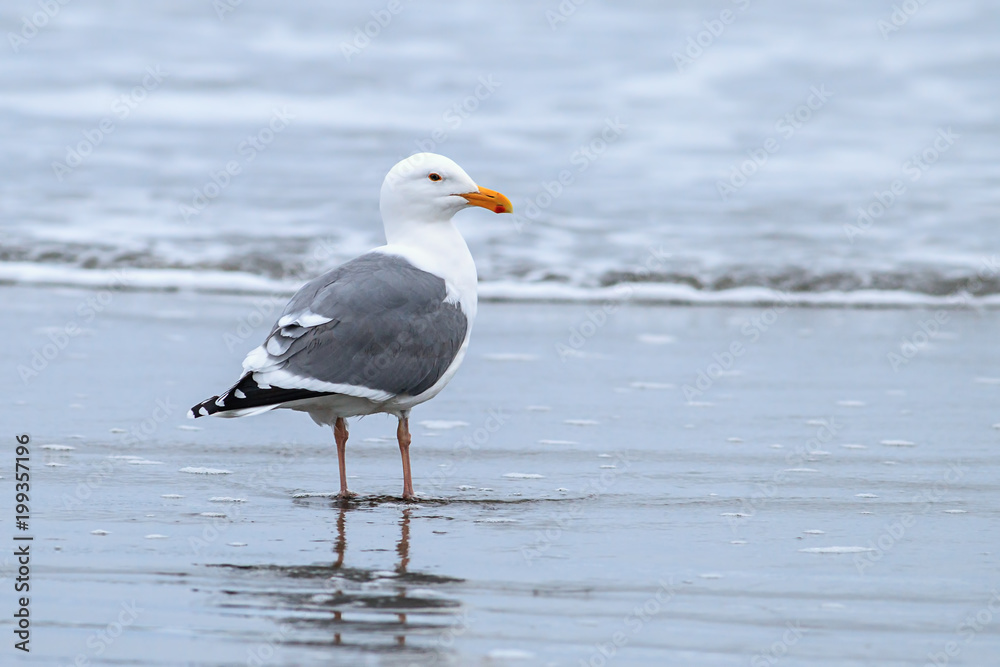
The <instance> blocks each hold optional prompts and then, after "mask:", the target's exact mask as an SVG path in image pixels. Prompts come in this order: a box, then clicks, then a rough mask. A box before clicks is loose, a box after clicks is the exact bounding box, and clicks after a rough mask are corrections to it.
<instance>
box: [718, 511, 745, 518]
mask: <svg viewBox="0 0 1000 667" xmlns="http://www.w3.org/2000/svg"><path fill="white" fill-rule="evenodd" d="M719 516H733V517H736V518H738V519H743V518H745V517H748V516H750V515H749V514H744V513H743V512H723V513H722V514H720V515H719Z"/></svg>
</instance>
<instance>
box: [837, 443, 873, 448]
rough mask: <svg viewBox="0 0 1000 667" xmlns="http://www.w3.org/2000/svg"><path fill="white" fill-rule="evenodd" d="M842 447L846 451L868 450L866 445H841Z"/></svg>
mask: <svg viewBox="0 0 1000 667" xmlns="http://www.w3.org/2000/svg"><path fill="white" fill-rule="evenodd" d="M841 447H843V448H844V449H868V448H867V447H865V446H864V445H853V444H847V445H841Z"/></svg>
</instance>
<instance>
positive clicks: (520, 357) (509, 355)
mask: <svg viewBox="0 0 1000 667" xmlns="http://www.w3.org/2000/svg"><path fill="white" fill-rule="evenodd" d="M483 359H486V360H488V361H535V360H537V359H538V355H537V354H523V353H520V352H488V353H486V354H484V355H483Z"/></svg>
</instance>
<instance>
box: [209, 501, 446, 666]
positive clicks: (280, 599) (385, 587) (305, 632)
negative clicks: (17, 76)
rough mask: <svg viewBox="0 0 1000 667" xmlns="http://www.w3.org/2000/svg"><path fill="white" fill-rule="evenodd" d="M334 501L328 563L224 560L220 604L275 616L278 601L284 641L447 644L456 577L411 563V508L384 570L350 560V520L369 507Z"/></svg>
mask: <svg viewBox="0 0 1000 667" xmlns="http://www.w3.org/2000/svg"><path fill="white" fill-rule="evenodd" d="M335 507H336V511H337V512H338V514H337V518H336V522H335V524H336V536H335V537H334V540H333V555H334V560H333V561H332V562H331V563H328V564H323V563H317V564H312V565H302V566H279V565H250V566H246V565H225V566H222V567H226V568H227V569H229V570H230V571H231V572H232V574H233V577H232V580H231V581H227V583H226V585H227V586H229V587H230V588H229V589H228V590H225V591H224V592H225V593H226V600H225V603H224V604H223V605H222V606H224V607H225V608H227V609H230V610H232V609H239V610H241V611H242V612H243V613H248V614H253V613H254V612H255V611H256V612H259V613H261V614H267V615H269V616H272V617H273V615H274V611H275V609H277V610H278V616H279V617H280V618H277V619H275V620H278V621H279V625H283V626H288V627H291V628H292V631H291V632H289V633H288V636H287V638H286V639H285V640H283V643H285V644H287V645H298V646H321V645H327V646H338V647H345V648H348V647H352V648H354V649H360V650H362V651H365V652H385V651H391V652H399V651H405V652H407V653H412V654H413V655H414V656H416V655H423V656H425V657H429V656H430V655H433V654H437V653H440V652H441V651H442V650H445V647H446V646H448V645H450V642H444V641H441V638H442V637H445V636H447V633H448V630H449V629H450V628H452V627H453V625H454V624H455V618H456V617H457V614H458V612H459V607H460V603H459V602H458V601H457V600H455V599H454V598H451V597H450V596H449V595H448V589H449V586H450V585H452V584H454V583H456V582H459V581H461V580H459V579H454V578H451V577H442V576H438V575H432V574H427V573H421V572H411V571H410V570H409V565H410V524H411V521H412V520H413V513H414V509H413V508H410V507H405V508H403V509H401V510H400V516H399V520H398V525H399V539H398V540H397V541H396V563H395V567H394V568H393V569H392V570H385V569H367V568H359V567H352V566H350V565H349V563H350V561H351V558H350V553H349V551H348V539H347V533H348V523H350V519H351V518H353V517H358V518H361V517H366V518H367V517H368V516H370V514H368V512H366V511H364V510H365V509H367V508H359V507H356V506H351V505H348V504H336V505H335ZM387 546H388V545H387ZM355 548H357V547H356V545H355ZM364 551H388V549H383V548H369V549H365V550H364ZM241 583H242V584H243V585H242V586H241V585H240V584H241ZM390 637H391V639H390Z"/></svg>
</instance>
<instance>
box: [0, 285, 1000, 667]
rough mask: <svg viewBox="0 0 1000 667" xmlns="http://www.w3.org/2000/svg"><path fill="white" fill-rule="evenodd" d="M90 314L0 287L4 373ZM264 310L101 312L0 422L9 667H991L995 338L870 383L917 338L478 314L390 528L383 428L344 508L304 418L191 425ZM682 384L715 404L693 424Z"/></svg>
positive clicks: (898, 325) (628, 317)
mask: <svg viewBox="0 0 1000 667" xmlns="http://www.w3.org/2000/svg"><path fill="white" fill-rule="evenodd" d="M93 295H94V293H93V292H88V291H79V290H69V289H67V290H40V289H26V288H4V290H3V299H2V300H0V303H2V304H3V305H2V308H3V317H0V331H2V335H3V340H5V341H8V344H7V345H5V346H4V347H3V349H2V351H0V354H2V357H0V359H2V365H3V367H4V368H8V369H16V368H17V366H18V365H22V364H24V363H27V361H28V360H30V356H31V354H32V351H33V350H34V349H41V348H42V347H43V346H44V345H45V344H47V342H48V341H50V338H49V333H50V332H51V331H52V327H59V326H62V325H64V324H65V323H66V321H67V318H73V317H75V312H76V309H77V307H78V305H79V304H80V303H81V302H85V301H86V299H88V298H90V297H92V296H93ZM255 308H257V304H256V303H255V300H254V299H252V298H242V297H219V296H206V295H193V294H187V293H178V294H143V293H116V294H114V296H113V301H112V302H111V303H110V304H108V305H107V307H106V308H105V309H104V310H103V311H102V312H101V313H100V315H99V316H98V317H95V318H94V319H93V320H92V321H90V322H88V323H87V326H86V331H85V332H84V333H82V334H81V335H79V336H77V337H74V338H72V339H71V341H70V342H68V343H67V345H66V347H65V349H63V350H62V352H60V354H59V355H58V356H56V357H55V358H54V359H53V360H51V361H50V362H49V364H48V366H47V367H46V368H44V369H42V370H41V371H40V372H39V375H38V376H36V377H31V378H30V379H29V380H28V382H27V383H21V384H20V385H19V389H18V391H17V393H16V394H15V393H13V392H11V393H8V394H7V395H6V397H5V399H4V401H5V402H6V403H7V407H5V409H4V410H3V412H2V413H0V414H2V415H3V417H2V419H3V427H4V431H5V432H6V433H8V434H9V435H12V434H14V433H17V432H27V433H30V434H31V436H32V443H33V447H34V449H33V452H32V465H33V470H34V471H35V472H34V477H33V479H34V480H35V481H34V483H35V486H36V490H35V493H36V498H35V500H34V506H33V507H32V517H33V518H32V532H33V534H34V536H35V541H34V544H33V549H34V550H35V551H34V552H33V568H34V569H33V577H35V579H34V580H33V581H34V587H33V589H32V593H33V595H34V597H33V599H32V613H33V623H34V633H33V637H32V641H33V643H32V647H33V652H32V655H31V661H30V662H31V664H45V665H49V664H71V663H72V661H73V660H75V659H76V658H77V656H80V655H82V656H83V657H84V658H87V659H89V660H92V661H95V664H143V665H160V664H162V665H173V664H179V663H184V664H193V665H237V664H239V665H253V664H274V665H293V664H295V665H302V664H345V665H348V664H349V665H356V664H386V665H409V664H418V665H425V664H427V665H430V664H462V665H465V664H552V665H579V664H580V663H581V661H583V662H584V664H588V663H589V664H593V665H595V666H596V665H601V664H623V665H624V664H628V665H632V664H650V665H660V664H699V665H746V664H773V665H778V664H789V665H791V664H795V665H798V664H837V665H869V664H880V665H885V664H900V665H902V664H924V662H926V661H928V660H929V658H928V655H929V654H930V655H936V654H939V653H940V652H942V651H945V650H946V647H947V646H948V645H949V642H955V647H957V649H958V650H959V655H958V657H957V658H953V659H952V661H951V663H950V664H970V665H972V664H987V663H989V662H990V661H991V660H992V659H993V658H992V657H991V656H995V655H996V654H997V651H998V649H1000V631H998V627H1000V626H998V624H997V622H996V620H995V614H996V605H995V604H994V605H993V607H992V608H991V607H990V605H991V600H992V598H993V596H994V595H995V591H996V590H997V588H996V587H997V586H998V585H1000V581H998V580H997V575H996V554H997V552H998V548H1000V543H998V540H997V521H998V517H1000V486H998V483H997V479H998V472H1000V470H998V466H1000V457H998V453H997V451H998V450H997V447H998V445H1000V414H998V413H997V410H996V406H997V404H998V403H997V399H998V392H1000V378H998V377H997V375H998V374H997V373H995V372H994V371H992V370H991V369H995V368H997V367H998V362H1000V359H998V353H997V351H996V346H995V331H996V327H997V325H998V322H997V321H996V320H997V317H998V316H1000V315H998V314H996V313H993V312H987V313H984V314H977V313H974V312H953V313H951V315H950V318H949V319H948V320H947V322H946V324H945V326H944V327H943V328H942V331H941V332H940V334H939V335H937V336H936V337H935V339H934V340H933V341H932V342H931V343H929V344H926V345H921V346H920V347H919V348H917V350H918V351H917V352H916V353H915V354H914V355H912V356H910V357H908V358H907V361H906V362H905V363H903V364H901V365H900V366H899V368H898V370H897V371H893V369H892V367H891V365H890V362H889V359H888V357H887V355H888V353H889V352H891V351H892V350H893V349H894V347H895V346H896V345H898V344H899V341H900V340H901V339H902V338H903V337H911V338H912V336H913V331H914V330H917V329H918V328H919V326H920V323H921V322H922V321H926V320H927V319H928V318H929V317H933V315H934V313H932V312H930V311H927V312H925V311H877V310H873V311H864V310H848V311H842V310H817V309H805V310H787V311H782V312H769V311H768V310H766V309H765V310H761V309H754V308H742V309H740V308H642V307H626V308H621V309H619V310H617V311H615V312H613V313H612V314H611V315H610V316H609V317H608V318H607V321H606V323H605V324H604V325H603V326H601V327H596V328H594V330H593V331H592V332H591V333H590V334H589V335H585V334H586V332H589V331H591V328H590V327H587V326H585V325H584V322H587V321H588V313H589V314H591V315H592V314H593V308H594V307H593V306H568V305H566V306H552V305H549V306H530V305H524V304H511V305H503V304H484V305H483V306H482V308H481V312H480V318H479V320H478V322H477V324H476V331H475V332H474V335H473V343H472V348H471V350H470V354H469V357H468V359H467V360H466V363H465V365H464V367H463V368H462V370H461V372H460V373H459V374H458V375H457V376H456V378H455V380H454V381H453V383H452V385H451V386H450V387H449V388H448V389H447V390H446V391H445V392H444V393H442V394H441V395H440V396H439V397H438V398H436V399H435V400H434V401H432V402H431V403H429V404H427V405H425V406H422V407H420V408H418V409H417V410H416V411H415V413H414V415H413V418H412V423H413V425H414V428H413V432H414V444H413V448H412V458H413V466H414V484H415V487H416V490H417V492H418V493H419V494H422V496H423V497H422V498H421V500H420V501H419V502H417V503H412V504H411V503H402V502H400V501H399V500H398V496H397V495H396V494H398V493H399V492H400V491H401V481H400V466H399V460H398V451H397V448H396V445H395V442H394V441H393V440H392V439H391V438H392V436H393V433H394V430H393V429H394V423H393V421H392V420H391V419H389V418H385V417H381V416H375V417H370V418H367V419H362V420H355V421H354V422H352V425H351V440H350V442H349V444H348V472H349V475H350V478H349V482H350V485H351V487H352V489H353V490H355V491H357V492H359V493H360V494H361V496H360V497H359V498H358V499H357V500H354V501H351V502H348V503H346V504H343V503H340V502H339V501H336V500H333V499H331V498H329V497H327V494H329V493H331V492H332V491H335V490H336V484H337V481H336V480H337V472H336V457H335V454H334V451H335V450H334V448H333V440H332V435H331V434H329V433H328V432H327V431H326V430H324V429H319V428H317V427H315V426H314V425H313V424H312V423H311V422H310V421H309V420H308V419H307V418H305V417H304V416H302V415H298V414H291V413H272V414H268V415H263V416H259V417H254V418H247V419H240V420H231V421H223V420H203V419H201V420H197V421H191V420H188V419H185V418H184V414H183V413H184V411H185V410H186V408H187V407H188V406H189V405H191V404H193V403H194V402H196V401H198V400H201V399H202V398H204V397H205V396H207V395H210V394H211V393H214V392H215V391H217V390H218V389H220V388H223V387H224V386H227V383H229V382H230V381H232V380H233V379H234V378H235V373H236V372H237V371H238V369H239V361H240V359H241V358H242V354H243V353H244V352H245V350H246V349H247V348H249V347H251V346H252V345H253V344H255V342H256V340H257V338H259V337H260V336H263V335H264V329H265V328H266V326H267V324H263V325H261V326H258V327H256V328H253V327H251V332H250V334H249V335H247V336H246V337H245V338H246V340H245V341H242V342H239V343H238V344H233V342H232V340H231V339H229V338H227V334H228V335H237V334H236V333H235V332H238V331H239V330H240V323H241V322H244V321H245V320H246V318H247V317H248V314H249V313H252V312H254V309H255ZM755 322H756V323H757V324H754V323H755ZM748 323H749V325H750V328H749V329H745V327H746V326H747V325H748ZM765 323H767V324H765ZM574 331H576V332H583V333H580V335H581V336H582V338H581V339H580V340H582V341H583V343H582V344H580V345H575V343H574V342H579V341H578V339H576V338H574V334H573V332H574ZM746 332H750V333H751V334H752V333H753V332H756V338H754V336H752V335H747V333H746ZM734 342H739V343H742V344H743V346H744V350H743V352H742V353H741V354H739V355H738V356H736V357H734V358H733V359H732V360H731V362H730V361H729V360H728V359H727V357H726V351H727V350H729V349H731V346H732V344H733V343H734ZM230 346H232V347H233V349H232V350H230V349H229V348H230ZM567 350H571V353H568V352H567ZM713 364H719V368H715V367H713ZM723 366H727V368H722V367H723ZM720 370H722V371H724V372H723V373H720V372H719V371H720ZM700 372H705V373H706V375H710V376H712V380H713V381H712V383H711V386H708V387H704V383H702V386H703V387H704V388H703V389H701V390H700V391H701V392H702V393H701V394H699V395H688V396H685V395H684V389H683V388H684V387H685V385H691V386H692V387H695V388H696V389H697V383H698V376H699V373H700ZM9 380H11V381H17V382H20V380H17V379H16V378H13V376H9ZM22 387H23V388H22ZM499 421H502V424H499V427H497V425H498V422H499ZM420 422H428V424H427V425H426V426H425V425H420ZM193 428H197V429H198V430H192V429H193ZM45 445H49V446H51V445H61V446H62V447H61V448H55V449H53V448H51V447H50V448H43V447H44V446H45ZM65 447H73V449H65ZM185 469H188V470H189V472H184V470H185ZM213 473H214V474H213ZM2 475H3V479H2V480H0V488H2V489H3V490H2V491H0V492H2V493H3V494H4V495H5V497H6V496H8V494H9V493H12V488H11V483H12V482H11V478H10V475H9V470H8V466H7V464H4V470H3V472H2ZM0 519H2V520H3V521H4V525H7V526H10V525H11V524H10V523H8V522H7V521H8V519H7V517H0ZM95 531H103V532H99V533H97V534H95ZM817 550H818V552H817ZM3 565H4V572H5V573H6V574H7V576H8V577H9V576H11V574H10V573H11V569H10V566H11V563H10V561H9V560H8V561H7V562H6V563H4V564H3ZM4 588H5V589H7V586H4ZM13 604H14V601H13V594H12V593H10V592H9V591H8V593H6V594H5V595H3V596H0V605H3V607H4V609H7V608H8V607H11V606H12V605H13ZM123 605H125V606H124V607H123ZM133 611H134V614H133ZM977 614H978V615H981V617H982V618H981V619H980V620H979V621H976V620H975V619H976V617H977ZM987 616H988V617H989V618H988V619H987ZM2 617H5V618H9V617H7V614H6V612H5V613H4V614H3V616H2ZM969 617H971V618H972V619H973V623H974V624H975V625H974V626H965V625H963V623H964V620H965V619H966V618H969ZM983 619H987V621H988V622H984V621H983ZM122 620H124V621H128V622H127V623H126V624H125V625H124V628H122V629H120V628H119V627H117V626H116V625H115V624H116V623H119V622H121V621H122ZM0 624H2V625H4V626H7V627H9V626H10V621H9V620H5V621H3V622H2V623H0ZM109 624H110V625H109ZM970 628H971V629H970ZM119 629H120V630H121V631H120V636H117V637H116V638H114V640H113V641H109V642H105V641H104V640H103V639H102V637H103V636H104V635H102V634H101V633H102V632H109V633H111V634H113V635H118V633H119ZM108 637H109V638H110V635H108ZM88 642H89V643H88ZM615 642H617V646H616V644H615ZM2 650H3V651H4V653H3V655H4V660H7V659H8V657H9V656H12V655H13V653H14V652H13V651H12V650H10V647H8V646H5V647H3V649H2ZM98 650H101V654H100V655H98ZM602 651H603V652H604V653H609V654H610V653H612V652H613V653H614V655H613V656H611V657H605V656H604V655H603V654H602ZM17 657H18V656H14V658H17ZM14 658H11V659H14Z"/></svg>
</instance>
